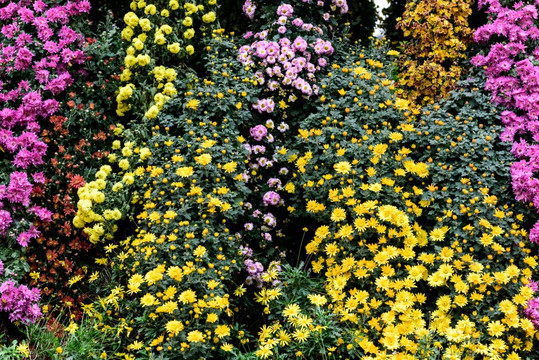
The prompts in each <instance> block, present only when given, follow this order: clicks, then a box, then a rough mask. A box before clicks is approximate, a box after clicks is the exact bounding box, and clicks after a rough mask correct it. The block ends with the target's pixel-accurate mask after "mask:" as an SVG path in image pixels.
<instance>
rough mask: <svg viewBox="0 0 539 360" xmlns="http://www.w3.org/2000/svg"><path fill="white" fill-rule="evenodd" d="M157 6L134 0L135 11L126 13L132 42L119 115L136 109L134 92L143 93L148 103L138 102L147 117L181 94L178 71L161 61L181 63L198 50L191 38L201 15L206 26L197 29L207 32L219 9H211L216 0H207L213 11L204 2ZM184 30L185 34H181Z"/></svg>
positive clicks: (126, 31) (172, 0)
mask: <svg viewBox="0 0 539 360" xmlns="http://www.w3.org/2000/svg"><path fill="white" fill-rule="evenodd" d="M156 5H158V4H155V5H154V4H148V3H147V2H146V1H144V0H136V1H132V2H131V5H130V7H131V10H132V11H130V12H128V13H126V14H125V16H124V22H125V24H126V27H125V28H124V29H123V30H122V33H121V35H122V39H123V40H125V41H127V42H128V43H129V44H128V46H127V48H126V55H125V58H124V69H123V71H122V74H121V75H120V80H121V81H122V82H129V83H128V84H127V85H126V86H122V87H120V89H119V94H118V96H117V98H116V101H117V110H116V112H117V114H118V115H119V116H125V114H126V113H127V112H128V111H130V110H132V108H133V96H134V93H133V92H134V91H136V92H139V93H142V94H143V96H142V98H143V99H145V100H143V101H144V102H147V103H142V104H137V107H138V108H140V109H141V110H143V115H144V116H145V117H146V118H148V119H154V118H155V117H156V116H157V114H158V113H159V111H161V109H162V108H163V105H164V104H165V103H166V102H167V101H168V100H169V99H170V98H171V97H173V96H175V95H176V93H177V91H176V87H175V86H174V81H175V80H176V77H177V72H176V70H175V69H174V68H171V67H167V66H164V65H161V64H170V59H171V58H172V59H176V60H173V62H177V59H180V58H183V57H185V56H187V55H192V54H193V53H194V51H195V49H194V47H193V45H192V44H191V39H193V37H194V36H195V34H196V31H195V28H194V27H193V26H194V22H195V21H196V20H199V17H200V20H201V21H202V23H203V25H202V26H201V27H200V29H199V30H197V31H201V32H203V33H204V32H205V31H206V30H207V27H208V30H210V31H209V33H211V24H213V23H214V22H215V20H216V15H215V11H213V10H211V8H213V7H214V6H216V0H208V1H207V6H208V7H209V10H208V9H207V8H206V7H205V5H202V4H198V5H197V4H194V3H191V2H185V3H183V2H182V4H180V2H178V1H177V0H170V1H169V2H168V5H167V6H165V7H163V8H161V6H160V5H158V6H159V7H160V8H161V9H160V10H159V9H158V7H157V6H156ZM182 5H183V6H182ZM205 11H206V12H205ZM181 33H183V36H179V34H181ZM145 80H149V81H150V82H151V83H153V84H155V88H156V89H157V91H150V90H149V89H148V88H147V84H146V85H144V86H142V84H143V83H145ZM139 98H140V97H139ZM148 98H149V99H150V100H149V101H148ZM138 108H137V111H138Z"/></svg>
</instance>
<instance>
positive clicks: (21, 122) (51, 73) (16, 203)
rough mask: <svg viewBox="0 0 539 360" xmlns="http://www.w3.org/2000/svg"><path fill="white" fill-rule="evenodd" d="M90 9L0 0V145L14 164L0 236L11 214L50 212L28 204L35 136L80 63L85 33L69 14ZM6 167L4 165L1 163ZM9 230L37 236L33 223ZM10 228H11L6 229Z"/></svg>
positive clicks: (38, 151)
mask: <svg viewBox="0 0 539 360" xmlns="http://www.w3.org/2000/svg"><path fill="white" fill-rule="evenodd" d="M89 11H90V3H89V2H88V1H87V0H78V1H68V2H65V5H62V2H61V1H42V0H37V1H30V0H21V1H7V0H0V27H1V28H0V40H1V41H0V148H1V149H2V150H3V151H4V152H5V153H6V155H7V156H8V158H11V159H12V164H13V166H14V168H15V170H14V171H13V172H11V174H10V176H9V184H7V185H0V236H2V237H3V236H6V234H8V230H10V228H11V227H13V226H14V224H15V223H20V221H16V220H15V219H16V218H18V217H20V218H22V219H28V218H32V217H33V216H37V217H39V218H40V219H42V220H47V219H50V217H51V215H52V213H51V212H50V211H48V210H46V209H44V208H41V207H38V206H32V204H31V199H30V197H31V193H32V189H33V186H34V184H37V183H44V182H45V178H44V176H43V173H41V172H36V167H38V166H40V165H43V163H44V158H45V155H46V151H47V145H46V144H45V143H44V142H43V141H42V140H41V139H40V138H39V133H40V132H41V126H40V121H42V120H43V119H45V118H47V117H49V116H51V115H53V114H54V113H55V112H56V111H58V109H59V103H58V101H57V100H56V99H55V97H56V96H57V95H59V94H60V93H62V92H63V91H64V90H65V89H66V88H67V87H68V86H69V85H71V84H72V82H73V78H72V73H73V71H74V70H73V69H74V65H76V64H82V63H83V62H84V61H85V60H86V55H85V54H84V52H83V51H82V50H81V48H82V44H83V41H84V37H83V35H82V34H80V33H78V32H76V31H75V30H73V29H72V28H70V27H69V24H70V21H71V19H72V18H73V17H74V16H78V15H80V14H82V13H88V12H89ZM21 170H24V171H21ZM1 171H3V172H4V173H5V172H7V173H9V171H10V170H8V169H1ZM19 231H22V232H21V233H19V234H14V236H15V237H16V239H17V240H18V242H19V244H20V245H21V246H27V245H28V242H29V241H30V239H32V238H35V237H37V236H39V231H38V230H37V229H36V228H35V227H33V226H32V227H31V228H30V229H22V230H21V229H19ZM10 233H13V232H10Z"/></svg>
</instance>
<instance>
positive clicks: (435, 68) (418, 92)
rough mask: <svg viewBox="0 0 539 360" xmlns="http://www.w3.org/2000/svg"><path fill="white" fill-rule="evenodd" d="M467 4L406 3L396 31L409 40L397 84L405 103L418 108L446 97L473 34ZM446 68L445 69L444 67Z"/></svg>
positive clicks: (460, 71) (442, 0) (454, 82)
mask: <svg viewBox="0 0 539 360" xmlns="http://www.w3.org/2000/svg"><path fill="white" fill-rule="evenodd" d="M471 13H472V10H471V8H470V4H469V3H468V2H467V1H462V0H458V1H446V0H441V1H409V2H407V3H406V10H405V12H404V14H403V15H402V18H399V19H398V21H399V22H398V24H397V27H398V28H400V29H401V30H402V31H403V32H404V36H406V37H409V36H411V37H412V39H411V41H410V42H408V43H407V44H406V46H405V48H404V53H403V54H401V55H400V57H399V65H400V66H401V69H403V70H402V71H401V73H400V74H399V82H400V86H401V89H400V91H401V93H400V96H402V97H403V98H405V99H408V100H410V101H411V102H412V103H413V104H417V105H419V106H422V105H425V104H428V103H433V102H434V101H435V100H438V99H440V98H443V97H446V96H447V95H448V94H449V91H451V90H452V89H454V88H455V86H456V83H457V81H458V80H459V78H460V75H461V73H462V69H461V68H460V66H459V65H458V64H457V61H458V60H459V59H462V58H465V54H464V52H465V51H466V46H467V44H468V43H470V42H471V39H472V35H473V30H471V29H470V27H469V26H468V16H470V15H471ZM448 64H449V65H448Z"/></svg>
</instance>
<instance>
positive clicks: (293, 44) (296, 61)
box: [239, 0, 348, 99]
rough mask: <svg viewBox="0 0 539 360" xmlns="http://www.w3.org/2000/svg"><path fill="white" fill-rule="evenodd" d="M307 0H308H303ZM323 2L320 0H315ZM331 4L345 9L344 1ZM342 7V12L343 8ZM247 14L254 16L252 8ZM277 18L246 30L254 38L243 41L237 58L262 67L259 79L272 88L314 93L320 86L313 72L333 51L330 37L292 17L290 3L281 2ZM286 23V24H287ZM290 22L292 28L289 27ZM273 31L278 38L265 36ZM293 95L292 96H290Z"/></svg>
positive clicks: (249, 0)
mask: <svg viewBox="0 0 539 360" xmlns="http://www.w3.org/2000/svg"><path fill="white" fill-rule="evenodd" d="M303 2H309V1H303ZM318 5H319V6H324V5H325V4H324V2H323V1H319V2H318ZM332 5H334V8H337V7H339V8H340V9H341V12H343V10H346V11H348V6H347V5H346V1H344V0H337V1H333V2H332ZM253 8H256V6H255V5H254V4H253V2H252V1H251V0H247V1H246V2H245V4H244V11H246V10H247V9H253ZM346 11H345V12H346ZM246 14H247V16H248V17H249V18H251V19H252V18H253V17H254V10H253V11H252V12H247V11H246ZM275 14H276V17H277V20H276V21H275V22H273V23H272V24H270V26H269V28H268V29H265V30H263V31H260V32H257V33H255V34H254V35H253V34H252V33H251V32H249V33H247V34H246V36H245V38H246V39H249V38H251V37H252V38H253V39H254V41H253V42H252V43H251V44H250V45H244V46H242V47H241V48H240V49H239V59H240V61H241V63H242V64H243V65H256V66H257V67H258V68H262V69H263V71H262V73H258V77H259V82H260V83H261V84H264V83H267V87H268V88H269V89H270V90H271V91H276V90H279V89H280V88H281V87H282V86H284V87H292V88H294V89H296V90H298V91H300V92H301V94H302V95H303V96H306V97H309V96H310V95H312V94H315V95H317V94H318V91H319V88H318V86H317V85H316V84H315V83H316V77H315V73H316V72H317V71H319V70H320V69H321V68H323V67H325V66H326V65H327V63H328V59H327V57H328V56H331V55H332V54H333V51H334V49H333V46H332V44H331V42H330V41H329V40H324V39H322V38H321V36H323V35H324V31H323V30H322V28H320V27H318V26H314V25H313V24H311V23H307V22H305V21H303V20H302V19H301V18H299V17H296V18H293V15H294V7H293V6H292V5H290V4H281V5H279V6H277V9H276V11H275ZM326 14H327V16H324V19H325V18H326V17H327V19H329V13H325V14H324V15H326ZM287 26H288V27H287ZM290 26H292V28H290ZM272 33H277V34H276V35H277V36H279V37H280V38H279V39H278V41H271V40H268V37H269V36H270V34H272ZM294 34H296V35H294ZM293 98H294V97H293V96H291V99H293Z"/></svg>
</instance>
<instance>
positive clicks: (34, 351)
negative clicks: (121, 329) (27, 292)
mask: <svg viewBox="0 0 539 360" xmlns="http://www.w3.org/2000/svg"><path fill="white" fill-rule="evenodd" d="M60 321H63V319H61V317H59V318H57V319H56V320H53V321H52V320H51V321H48V322H47V321H45V320H43V321H40V322H37V323H35V324H30V325H28V326H26V328H25V332H26V339H27V341H28V342H29V347H30V356H29V358H30V360H33V359H40V360H41V359H47V360H76V359H102V358H103V357H102V356H101V355H102V354H103V350H104V349H106V348H114V347H115V340H114V339H113V338H110V337H108V336H106V335H105V334H104V333H102V332H100V331H98V330H97V329H96V327H95V325H96V323H95V322H94V321H93V319H89V318H86V317H83V318H82V319H81V320H80V321H78V322H77V323H74V322H71V323H70V325H69V326H67V327H66V328H64V326H63V324H62V323H61V322H60Z"/></svg>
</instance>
